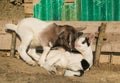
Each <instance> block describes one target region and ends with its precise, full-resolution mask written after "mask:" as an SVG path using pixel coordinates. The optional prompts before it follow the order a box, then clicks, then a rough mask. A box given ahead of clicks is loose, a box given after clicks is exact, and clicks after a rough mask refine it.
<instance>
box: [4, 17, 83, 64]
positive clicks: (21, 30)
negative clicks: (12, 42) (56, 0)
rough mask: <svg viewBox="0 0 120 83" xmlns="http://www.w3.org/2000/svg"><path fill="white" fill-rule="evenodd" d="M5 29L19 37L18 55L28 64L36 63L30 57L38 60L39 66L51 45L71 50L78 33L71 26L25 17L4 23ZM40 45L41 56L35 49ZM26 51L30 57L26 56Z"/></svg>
mask: <svg viewBox="0 0 120 83" xmlns="http://www.w3.org/2000/svg"><path fill="white" fill-rule="evenodd" d="M6 29H7V30H12V31H15V32H16V33H17V34H18V36H19V37H20V39H21V44H20V46H19V47H18V49H17V50H18V52H19V54H20V57H21V58H22V59H23V60H24V61H25V62H27V63H28V64H30V65H36V63H35V61H33V60H32V59H31V57H32V58H33V59H35V60H36V61H38V64H39V65H40V66H42V65H43V63H44V62H45V59H46V56H47V54H48V53H49V51H50V49H51V48H52V47H54V46H56V45H61V46H64V47H65V48H66V49H70V50H72V49H73V48H74V42H75V39H76V38H77V34H78V33H77V31H76V29H75V28H74V27H72V26H69V25H63V26H59V25H57V24H55V23H52V22H44V21H41V20H39V19H36V18H25V19H23V20H21V21H20V22H19V23H18V24H17V25H14V24H6ZM83 29H85V28H79V31H80V30H83ZM40 46H41V47H42V48H43V53H42V56H41V58H40V56H39V55H37V54H36V50H35V49H36V47H40ZM27 51H28V54H29V55H30V56H31V57H29V56H28V54H27Z"/></svg>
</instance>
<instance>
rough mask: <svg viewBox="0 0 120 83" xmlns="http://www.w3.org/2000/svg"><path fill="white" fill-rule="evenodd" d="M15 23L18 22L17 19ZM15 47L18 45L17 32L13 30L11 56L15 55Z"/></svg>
mask: <svg viewBox="0 0 120 83" xmlns="http://www.w3.org/2000/svg"><path fill="white" fill-rule="evenodd" d="M12 23H13V24H16V21H15V20H13V22H12ZM15 47H16V33H15V32H12V40H11V50H10V56H12V57H15Z"/></svg>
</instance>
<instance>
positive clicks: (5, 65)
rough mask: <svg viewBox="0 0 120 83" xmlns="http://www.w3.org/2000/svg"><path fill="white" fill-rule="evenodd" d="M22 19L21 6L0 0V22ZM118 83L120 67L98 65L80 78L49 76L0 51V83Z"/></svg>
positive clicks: (37, 68) (41, 69) (42, 70)
mask: <svg viewBox="0 0 120 83" xmlns="http://www.w3.org/2000/svg"><path fill="white" fill-rule="evenodd" d="M16 18H17V19H22V18H24V12H23V6H14V5H12V4H10V3H9V0H0V21H10V20H13V19H16ZM48 82H49V83H120V65H111V64H107V63H106V64H100V66H99V67H92V68H91V70H90V71H86V72H85V74H84V75H83V76H82V77H64V76H61V75H51V74H50V73H49V72H47V71H46V70H44V69H43V68H41V67H39V66H35V67H33V66H30V65H28V64H26V63H25V62H24V61H23V60H21V59H17V58H14V57H8V56H7V55H6V53H4V52H3V51H2V52H1V51H0V83H48Z"/></svg>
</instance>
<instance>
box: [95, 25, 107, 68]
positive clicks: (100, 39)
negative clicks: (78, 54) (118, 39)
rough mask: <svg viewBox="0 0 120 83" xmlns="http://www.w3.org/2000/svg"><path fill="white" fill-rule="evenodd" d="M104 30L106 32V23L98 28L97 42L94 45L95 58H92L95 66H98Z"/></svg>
mask: <svg viewBox="0 0 120 83" xmlns="http://www.w3.org/2000/svg"><path fill="white" fill-rule="evenodd" d="M105 30H106V23H101V26H100V28H99V35H98V40H97V44H96V50H95V58H94V65H95V66H99V58H100V54H101V48H102V44H103V38H104V35H105Z"/></svg>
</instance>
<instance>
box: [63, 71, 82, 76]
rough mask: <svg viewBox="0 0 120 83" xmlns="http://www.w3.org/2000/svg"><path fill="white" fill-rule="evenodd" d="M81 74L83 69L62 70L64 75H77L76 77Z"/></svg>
mask: <svg viewBox="0 0 120 83" xmlns="http://www.w3.org/2000/svg"><path fill="white" fill-rule="evenodd" d="M83 74H84V71H83V70H79V71H72V70H65V72H64V76H77V77H80V76H82V75H83Z"/></svg>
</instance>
